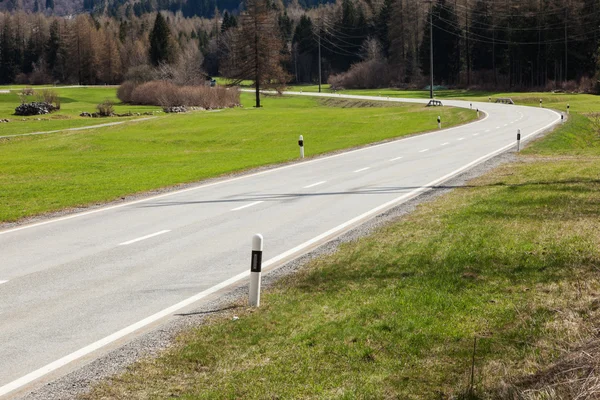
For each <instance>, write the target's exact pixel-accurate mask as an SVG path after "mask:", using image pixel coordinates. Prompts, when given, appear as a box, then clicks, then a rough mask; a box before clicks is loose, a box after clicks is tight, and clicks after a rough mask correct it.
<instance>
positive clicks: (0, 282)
mask: <svg viewBox="0 0 600 400" xmlns="http://www.w3.org/2000/svg"><path fill="white" fill-rule="evenodd" d="M6 282H8V281H0V285H2V284H3V283H6Z"/></svg>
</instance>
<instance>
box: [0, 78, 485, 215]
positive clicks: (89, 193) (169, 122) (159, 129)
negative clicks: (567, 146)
mask: <svg viewBox="0 0 600 400" xmlns="http://www.w3.org/2000/svg"><path fill="white" fill-rule="evenodd" d="M71 90H74V92H73V96H76V95H79V94H80V93H87V92H85V90H86V89H71ZM98 97H101V96H100V95H97V97H95V99H97V98H98ZM242 102H243V104H244V105H245V107H244V108H236V109H228V110H223V111H221V112H191V113H187V114H180V115H169V116H166V117H164V118H157V119H152V120H148V121H145V122H143V123H136V124H124V125H118V126H113V127H110V128H101V129H91V130H87V131H79V132H61V133H55V134H51V135H45V136H31V137H19V138H12V139H7V140H0V187H2V191H0V221H4V222H6V221H15V220H18V219H20V218H24V217H28V216H32V215H36V214H40V213H45V212H50V211H56V210H61V209H64V208H68V207H75V206H83V205H87V204H93V203H97V202H106V201H111V200H114V199H119V198H121V197H124V196H126V195H129V194H134V193H140V192H145V191H149V190H153V189H158V188H163V187H167V186H174V185H178V184H184V183H189V182H195V181H199V180H201V179H206V178H211V177H216V176H219V175H223V174H228V173H232V172H236V171H243V170H247V169H250V168H254V167H258V166H263V165H267V164H273V163H281V162H286V161H291V160H294V159H297V157H298V145H297V140H298V136H299V135H304V139H305V149H306V154H307V156H309V157H310V156H315V155H319V154H323V153H327V152H331V151H335V150H340V149H347V148H351V147H356V146H361V145H366V144H369V143H373V142H377V141H381V140H385V139H390V138H397V137H402V136H405V135H409V134H413V133H417V132H423V131H428V130H432V129H436V124H437V123H436V118H437V115H438V113H440V112H441V113H442V118H444V121H447V123H448V125H449V126H451V125H456V124H460V123H465V122H468V121H471V120H473V119H475V118H476V114H475V112H474V111H471V110H464V109H452V108H445V109H443V110H439V109H437V110H430V109H428V108H426V107H423V106H420V105H407V104H405V105H400V106H398V107H373V108H361V109H360V110H356V109H352V108H335V107H327V106H322V105H321V103H320V102H319V101H318V100H317V99H312V98H300V97H276V96H267V97H265V98H264V107H263V108H261V109H255V108H253V107H251V106H250V105H251V104H252V95H251V94H242ZM95 121H104V120H99V119H96V120H95ZM5 125H10V123H9V124H5Z"/></svg>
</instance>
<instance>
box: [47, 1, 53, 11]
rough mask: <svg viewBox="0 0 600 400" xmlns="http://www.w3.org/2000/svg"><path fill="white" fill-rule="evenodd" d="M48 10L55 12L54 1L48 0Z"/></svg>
mask: <svg viewBox="0 0 600 400" xmlns="http://www.w3.org/2000/svg"><path fill="white" fill-rule="evenodd" d="M46 10H54V0H46Z"/></svg>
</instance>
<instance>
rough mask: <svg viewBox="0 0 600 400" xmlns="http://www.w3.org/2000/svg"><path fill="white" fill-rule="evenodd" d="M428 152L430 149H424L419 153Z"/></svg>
mask: <svg viewBox="0 0 600 400" xmlns="http://www.w3.org/2000/svg"><path fill="white" fill-rule="evenodd" d="M426 151H429V149H423V150H421V151H420V152H419V153H425V152H426Z"/></svg>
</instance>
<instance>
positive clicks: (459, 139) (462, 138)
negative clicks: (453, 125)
mask: <svg viewBox="0 0 600 400" xmlns="http://www.w3.org/2000/svg"><path fill="white" fill-rule="evenodd" d="M456 140H458V141H459V142H460V141H461V140H465V138H464V137H461V138H458V139H456Z"/></svg>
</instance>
